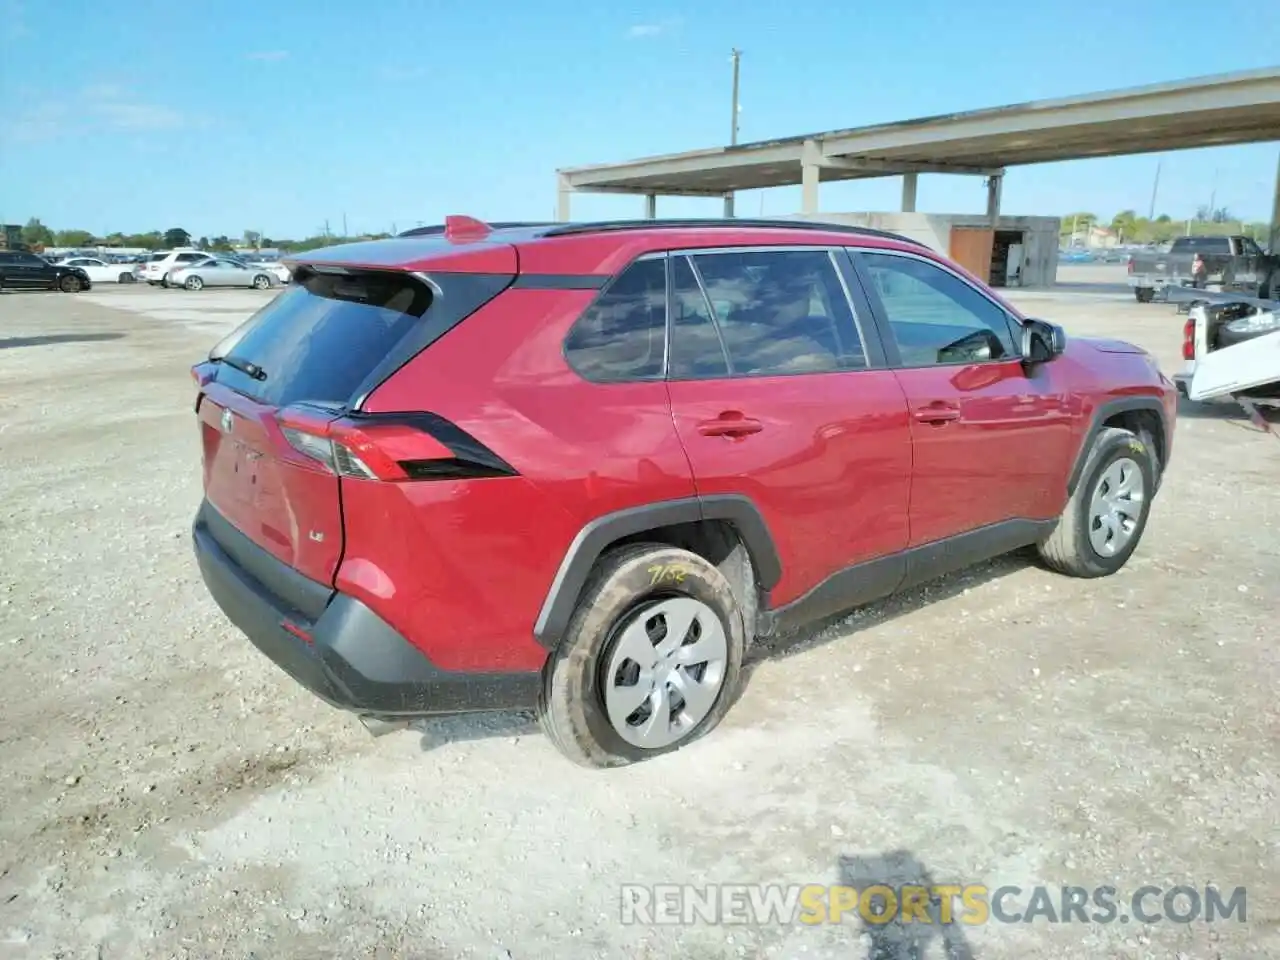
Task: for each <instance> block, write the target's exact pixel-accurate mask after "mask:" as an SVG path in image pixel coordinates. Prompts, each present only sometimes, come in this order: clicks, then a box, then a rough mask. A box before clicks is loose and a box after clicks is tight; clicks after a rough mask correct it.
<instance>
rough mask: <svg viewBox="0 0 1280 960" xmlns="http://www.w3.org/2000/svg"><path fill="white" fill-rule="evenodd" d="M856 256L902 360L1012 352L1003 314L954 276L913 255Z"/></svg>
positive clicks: (963, 359) (978, 358)
mask: <svg viewBox="0 0 1280 960" xmlns="http://www.w3.org/2000/svg"><path fill="white" fill-rule="evenodd" d="M861 257H862V261H863V263H864V264H866V267H867V271H868V273H869V274H870V275H871V282H872V284H873V285H874V286H875V289H876V292H877V293H878V294H879V296H880V302H881V303H883V304H884V310H885V314H886V315H887V318H888V321H889V327H890V329H891V330H892V332H893V339H894V342H895V343H896V344H897V345H898V354H899V356H900V357H901V359H902V364H903V366H907V367H928V366H934V365H937V364H949V363H980V362H983V361H987V360H1008V359H1011V358H1013V357H1016V356H1018V350H1017V347H1016V346H1015V342H1014V335H1013V326H1012V321H1011V320H1010V318H1009V315H1008V314H1007V313H1006V312H1005V311H1004V310H1003V309H1001V308H1000V306H999V305H998V304H996V303H995V302H994V301H992V300H989V299H988V298H987V297H984V296H983V295H982V294H980V293H979V292H978V291H977V290H975V289H974V288H973V287H971V286H970V285H969V284H967V283H965V282H964V281H963V280H961V279H960V278H959V277H956V276H955V275H954V274H951V273H949V272H948V271H946V270H943V269H942V268H941V267H937V266H934V265H933V264H931V263H926V262H924V261H923V260H917V259H915V258H914V257H899V256H892V255H889V254H880V253H866V252H863V253H862V254H861Z"/></svg>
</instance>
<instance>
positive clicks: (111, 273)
mask: <svg viewBox="0 0 1280 960" xmlns="http://www.w3.org/2000/svg"><path fill="white" fill-rule="evenodd" d="M56 266H59V267H79V268H80V269H81V270H83V271H84V272H85V273H87V274H88V275H89V279H90V280H91V281H92V282H94V283H133V282H134V281H135V280H136V279H137V277H135V276H134V275H133V264H131V263H107V261H105V260H99V259H97V258H96V257H68V258H67V259H65V260H59V261H58V262H57V264H56Z"/></svg>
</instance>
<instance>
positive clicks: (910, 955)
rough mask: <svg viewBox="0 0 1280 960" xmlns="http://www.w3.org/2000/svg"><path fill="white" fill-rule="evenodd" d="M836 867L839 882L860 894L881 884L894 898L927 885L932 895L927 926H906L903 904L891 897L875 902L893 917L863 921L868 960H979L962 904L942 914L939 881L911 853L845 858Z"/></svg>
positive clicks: (875, 906) (950, 880)
mask: <svg viewBox="0 0 1280 960" xmlns="http://www.w3.org/2000/svg"><path fill="white" fill-rule="evenodd" d="M837 865H838V868H839V876H840V884H841V885H842V886H847V887H852V888H854V889H855V890H857V891H858V893H859V894H861V893H862V892H863V891H865V890H867V889H869V888H871V887H878V886H883V887H888V888H889V889H890V890H891V891H893V892H894V894H895V895H898V894H900V893H901V892H902V888H903V887H923V888H924V889H925V890H926V891H928V892H929V900H928V905H927V906H926V907H925V912H926V913H927V914H928V915H929V919H930V922H928V923H925V922H923V921H922V920H920V919H919V918H918V917H916V918H908V919H907V920H906V922H904V921H903V911H902V909H901V907H902V905H901V903H900V902H899V903H897V904H888V903H886V901H887V899H888V898H887V897H872V898H871V904H870V906H871V909H872V910H873V911H874V912H875V913H877V914H883V913H885V912H886V907H888V908H889V910H890V911H892V913H891V917H892V919H888V920H887V921H885V922H879V923H877V922H868V921H867V920H866V918H865V917H864V918H863V921H862V929H863V930H864V931H865V934H866V939H867V941H868V943H867V953H866V957H865V960H922V958H924V957H935V956H936V957H939V958H944V960H974V953H973V949H972V948H971V947H970V946H969V941H968V939H967V938H966V937H965V935H964V928H963V927H962V926H961V924H960V923H959V922H957V921H958V920H959V919H960V918H961V917H962V916H963V914H964V908H963V905H962V904H961V903H960V902H959V901H958V899H957V900H953V901H952V903H951V908H950V910H948V911H945V912H944V911H943V910H942V901H941V898H939V897H938V896H937V895H935V894H934V892H933V890H934V887H936V886H937V885H938V883H939V881H938V880H936V879H935V878H934V877H933V876H932V874H930V872H929V871H928V870H927V869H926V868H925V865H924V864H923V863H921V862H920V860H919V859H918V858H917V857H916V855H915V854H913V853H912V852H911V851H909V850H891V851H889V852H888V853H881V854H875V855H872V856H860V855H859V856H842V857H840V859H839V860H838V861H837ZM942 883H943V884H948V885H956V886H958V885H959V884H958V883H957V882H956V881H955V879H954V878H950V877H947V878H944V879H943V880H942ZM860 906H861V905H860ZM944 921H945V922H944ZM935 943H936V944H940V946H941V951H938V950H935V949H934V944H935Z"/></svg>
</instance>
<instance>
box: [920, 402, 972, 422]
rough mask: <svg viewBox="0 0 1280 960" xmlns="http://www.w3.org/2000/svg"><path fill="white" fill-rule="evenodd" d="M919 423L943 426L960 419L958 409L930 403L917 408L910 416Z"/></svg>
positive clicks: (950, 405)
mask: <svg viewBox="0 0 1280 960" xmlns="http://www.w3.org/2000/svg"><path fill="white" fill-rule="evenodd" d="M912 416H914V417H915V418H916V420H918V421H919V422H920V423H934V424H943V423H951V422H952V421H953V420H959V419H960V407H959V406H957V405H955V404H950V403H942V402H941V401H939V402H938V403H931V404H929V405H928V406H925V407H917V408H916V410H915V413H914V414H912Z"/></svg>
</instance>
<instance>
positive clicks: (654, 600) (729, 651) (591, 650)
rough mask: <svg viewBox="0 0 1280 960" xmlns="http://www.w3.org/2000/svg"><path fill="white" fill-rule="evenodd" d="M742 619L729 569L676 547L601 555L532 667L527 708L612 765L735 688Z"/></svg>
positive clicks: (684, 734) (682, 727)
mask: <svg viewBox="0 0 1280 960" xmlns="http://www.w3.org/2000/svg"><path fill="white" fill-rule="evenodd" d="M745 635H746V631H745V629H744V626H743V619H742V613H741V611H740V610H739V608H738V604H737V601H736V600H735V598H734V594H733V589H732V587H730V585H729V581H728V580H726V579H725V577H724V575H723V574H722V573H720V571H719V570H717V569H716V567H715V566H713V565H712V564H711V563H709V562H708V561H707V560H705V559H704V558H702V557H700V556H698V555H697V554H696V553H692V552H690V551H688V550H681V549H678V548H676V547H669V546H665V545H663V544H655V543H649V544H636V545H632V546H627V547H622V548H620V549H618V550H615V551H612V552H610V553H608V554H606V555H605V556H603V557H602V558H601V559H600V561H599V562H598V563H597V564H596V568H595V570H594V571H593V573H592V576H591V578H590V579H589V580H588V582H587V584H586V586H585V587H584V588H583V591H582V596H581V597H580V598H579V601H578V606H577V608H576V610H575V611H574V614H573V617H572V618H571V619H570V621H569V626H568V628H567V629H566V631H565V635H564V637H563V638H562V640H561V642H560V645H559V647H558V648H557V649H556V651H555V653H554V654H552V656H551V659H550V660H549V661H548V663H547V666H546V668H545V669H544V671H543V688H542V696H541V698H540V702H539V708H538V719H539V722H540V723H541V726H542V729H543V730H544V731H545V732H546V734H547V736H548V737H549V738H550V740H551V741H552V743H553V744H554V745H555V746H556V747H557V748H558V749H559V750H560V752H561V753H563V754H564V755H565V756H566V757H568V758H569V759H570V760H573V761H574V762H575V763H578V764H581V765H583V766H587V767H618V766H623V765H625V764H629V763H634V762H635V761H638V760H647V759H649V758H650V757H655V756H659V755H661V754H664V753H669V752H671V751H673V750H678V749H679V748H681V747H683V746H685V745H686V744H688V743H691V742H692V741H694V740H696V739H697V738H698V737H701V736H703V735H704V734H706V733H708V732H709V731H710V730H712V729H713V728H714V727H715V726H716V725H717V724H718V723H719V722H720V720H721V719H722V718H723V717H724V715H725V714H726V713H727V712H728V710H729V707H730V706H731V705H732V704H733V701H734V699H735V697H736V693H737V685H738V681H739V677H740V674H741V670H742V657H743V651H744V649H745V646H746V639H745Z"/></svg>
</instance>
